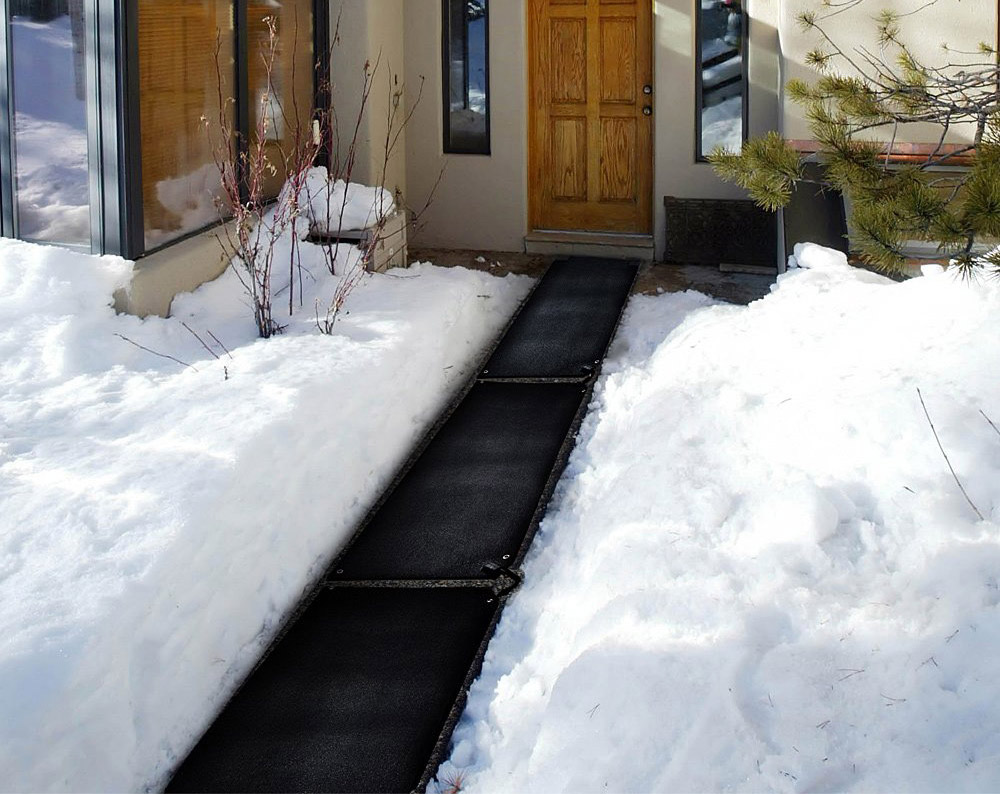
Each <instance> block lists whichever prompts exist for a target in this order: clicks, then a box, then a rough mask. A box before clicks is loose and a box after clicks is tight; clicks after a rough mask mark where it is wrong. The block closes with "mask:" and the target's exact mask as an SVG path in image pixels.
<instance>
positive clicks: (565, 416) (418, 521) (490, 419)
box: [330, 382, 586, 580]
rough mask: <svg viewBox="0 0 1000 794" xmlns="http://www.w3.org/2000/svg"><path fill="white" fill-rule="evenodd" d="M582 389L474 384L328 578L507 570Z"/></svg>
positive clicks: (463, 575)
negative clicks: (496, 567) (485, 567)
mask: <svg viewBox="0 0 1000 794" xmlns="http://www.w3.org/2000/svg"><path fill="white" fill-rule="evenodd" d="M585 393H586V390H585V388H584V387H583V386H581V385H580V384H573V383H489V382H486V383H483V382H480V383H477V384H476V385H475V386H473V388H472V390H471V391H470V392H469V394H468V395H467V396H466V398H465V399H464V400H463V401H462V403H461V404H460V405H459V406H458V408H456V409H455V412H454V413H453V414H452V415H451V417H450V418H449V419H448V421H447V422H446V423H445V424H444V426H443V427H442V428H441V429H440V430H439V431H438V433H437V435H436V436H435V437H434V439H433V440H432V441H431V442H430V444H429V445H428V446H427V448H426V449H425V450H424V452H423V454H422V455H421V456H420V458H419V459H418V460H417V461H416V463H415V464H414V465H413V467H412V468H411V469H410V470H409V471H408V472H407V473H406V476H405V477H404V478H403V479H402V480H401V481H400V482H399V484H398V485H397V486H396V488H395V490H393V491H392V493H391V494H390V495H389V497H388V498H387V499H386V500H385V501H384V503H383V504H382V505H381V507H380V508H379V509H378V511H377V512H376V513H375V514H374V515H373V516H372V518H371V520H370V521H369V523H368V524H367V525H366V526H365V527H364V528H363V530H362V532H361V534H360V535H359V536H358V537H357V539H356V540H355V542H354V544H353V545H352V546H351V547H350V548H349V549H348V550H347V551H346V552H345V554H344V555H343V556H342V557H341V559H339V560H338V561H337V562H336V563H334V565H333V566H332V568H331V570H330V578H331V579H332V580H338V579H344V580H368V579H390V580H391V579H408V580H413V579H474V578H482V577H483V576H484V573H483V564H484V563H488V562H492V563H495V564H497V565H499V566H502V567H505V566H508V565H510V564H511V563H512V562H513V561H514V559H515V558H516V557H517V554H518V550H519V549H520V547H521V543H522V541H523V540H524V538H525V535H526V533H527V532H528V530H529V529H530V528H531V524H532V517H533V516H534V514H535V510H536V508H537V507H538V503H539V500H540V499H541V497H542V496H543V494H544V493H545V490H546V487H547V485H548V484H549V479H550V476H551V475H552V469H553V467H554V466H555V465H556V463H557V460H558V457H559V452H560V449H561V447H562V445H563V442H564V441H565V439H566V435H567V433H568V431H569V430H570V428H571V426H572V424H573V421H574V419H575V417H576V414H577V412H578V410H579V409H580V405H581V402H582V401H583V398H584V394H585ZM504 555H507V556H506V558H505V556H504Z"/></svg>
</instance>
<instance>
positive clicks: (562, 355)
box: [482, 257, 639, 379]
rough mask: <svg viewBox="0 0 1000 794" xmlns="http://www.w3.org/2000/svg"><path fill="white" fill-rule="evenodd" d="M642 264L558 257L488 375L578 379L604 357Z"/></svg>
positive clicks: (487, 369) (495, 356)
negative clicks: (558, 259) (562, 258)
mask: <svg viewBox="0 0 1000 794" xmlns="http://www.w3.org/2000/svg"><path fill="white" fill-rule="evenodd" d="M638 269H639V266H638V264H636V263H635V262H631V261H621V260H614V259H588V258H582V257H580V258H571V259H564V260H560V261H557V262H554V263H553V264H552V266H551V267H550V268H549V269H548V271H547V272H546V274H545V276H544V277H543V278H542V281H541V283H540V284H539V285H538V287H537V288H536V289H535V291H534V292H533V293H532V295H531V297H529V298H528V301H527V302H526V303H525V305H524V308H522V309H521V312H520V314H519V315H518V316H517V319H516V320H515V321H514V324H513V325H512V326H511V327H510V329H509V330H508V331H507V334H506V335H505V336H504V338H503V340H502V341H501V342H500V344H499V345H498V346H497V349H496V350H495V351H494V352H493V356H492V357H491V358H490V360H489V362H488V363H487V364H486V366H485V367H484V371H483V375H482V377H484V378H489V379H493V378H579V377H585V376H587V375H588V374H589V373H591V372H593V371H594V369H596V366H597V364H598V363H599V362H600V360H601V359H602V358H603V357H604V353H605V351H606V350H607V347H608V344H609V343H610V341H611V336H612V334H614V331H615V327H616V326H617V324H618V318H619V317H620V316H621V311H622V307H623V306H624V304H625V301H626V299H627V298H628V294H629V291H630V290H631V288H632V282H633V281H634V280H635V276H636V273H637V272H638Z"/></svg>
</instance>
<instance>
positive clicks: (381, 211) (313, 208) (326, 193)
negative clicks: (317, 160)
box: [299, 166, 396, 233]
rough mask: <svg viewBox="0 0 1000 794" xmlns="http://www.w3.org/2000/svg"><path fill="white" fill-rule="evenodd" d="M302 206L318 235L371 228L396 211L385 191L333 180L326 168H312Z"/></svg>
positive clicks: (300, 202)
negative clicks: (320, 233)
mask: <svg viewBox="0 0 1000 794" xmlns="http://www.w3.org/2000/svg"><path fill="white" fill-rule="evenodd" d="M299 204H300V206H302V207H303V208H304V211H305V214H306V217H308V218H309V222H310V228H312V230H313V231H318V232H333V233H337V232H341V231H353V230H360V229H368V228H369V227H372V226H375V225H376V224H377V223H378V222H379V221H380V220H382V219H383V218H386V217H388V216H389V215H392V214H393V213H394V212H395V211H396V204H395V202H394V201H393V199H392V194H391V193H390V192H389V191H388V190H386V189H385V188H382V187H368V186H367V185H362V184H360V183H358V182H345V181H344V180H343V179H331V178H330V175H329V174H328V173H327V170H326V168H324V167H323V166H319V167H316V168H311V169H309V172H308V173H307V174H306V179H305V183H304V185H303V188H302V192H301V194H300V195H299Z"/></svg>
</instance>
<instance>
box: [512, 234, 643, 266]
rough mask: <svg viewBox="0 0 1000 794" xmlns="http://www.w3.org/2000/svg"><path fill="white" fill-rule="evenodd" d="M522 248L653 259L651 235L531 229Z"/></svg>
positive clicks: (565, 254) (620, 257)
mask: <svg viewBox="0 0 1000 794" xmlns="http://www.w3.org/2000/svg"><path fill="white" fill-rule="evenodd" d="M524 250H525V251H526V252H527V253H529V254H549V255H553V256H594V257H607V258H609V259H635V260H638V261H640V262H652V261H653V259H654V246H653V236H652V235H651V234H614V233H610V232H557V231H533V232H529V233H528V234H526V235H525V236H524Z"/></svg>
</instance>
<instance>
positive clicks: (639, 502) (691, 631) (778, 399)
mask: <svg viewBox="0 0 1000 794" xmlns="http://www.w3.org/2000/svg"><path fill="white" fill-rule="evenodd" d="M793 264H795V265H798V266H799V267H797V268H794V269H792V270H790V271H789V272H788V273H787V274H785V275H782V276H780V277H779V279H778V283H777V285H776V287H775V288H774V290H773V291H772V293H771V294H770V295H769V296H768V297H766V298H764V299H763V300H760V301H757V302H755V303H752V304H751V305H750V306H748V307H737V306H731V305H724V304H719V303H716V302H713V301H712V300H710V299H709V298H707V297H705V296H703V295H699V294H696V293H691V292H687V293H681V294H667V295H663V296H660V297H643V296H639V297H635V298H633V299H632V301H631V303H630V305H629V307H628V310H627V313H626V316H625V320H624V326H623V328H622V329H621V331H620V333H619V335H618V338H617V340H616V342H615V343H614V346H613V350H612V353H611V355H610V358H609V359H608V361H607V362H606V364H605V367H604V371H603V375H602V377H601V379H600V381H599V383H598V385H597V387H596V392H595V397H594V401H593V404H592V406H591V411H590V413H589V415H588V417H587V419H586V421H585V423H584V426H583V428H582V430H581V433H580V436H579V441H578V445H577V448H576V450H575V451H574V453H573V455H572V457H571V460H570V462H569V466H568V469H567V472H566V474H565V475H564V477H563V480H562V482H561V483H560V486H559V488H558V490H557V493H556V496H555V499H554V501H553V503H552V505H551V506H550V509H549V512H548V514H547V516H546V518H545V519H544V521H543V523H542V526H541V528H540V531H539V534H538V536H537V538H536V540H535V543H534V546H533V548H532V550H531V552H530V553H529V557H528V559H527V561H526V564H525V575H526V582H525V584H524V585H523V586H522V588H521V589H520V591H518V592H517V593H516V594H515V595H514V596H513V598H512V600H511V601H510V602H509V604H508V605H507V607H506V610H505V612H504V614H503V617H502V619H501V621H500V624H499V627H498V630H497V632H496V635H495V637H494V639H493V640H492V643H491V645H490V647H489V651H488V653H487V655H486V659H485V664H484V667H483V671H482V674H481V676H480V678H479V679H478V681H477V682H476V684H475V685H474V686H473V688H472V690H471V692H470V695H469V700H468V706H467V710H466V712H465V715H464V717H463V719H462V721H461V722H460V724H459V726H458V728H457V730H456V732H455V734H454V737H453V749H452V753H451V758H450V760H449V761H448V762H446V763H445V764H444V766H443V767H442V768H441V770H440V771H439V776H438V783H437V786H438V788H439V790H441V791H447V790H451V789H453V788H454V787H455V786H456V785H460V787H461V789H462V791H465V792H480V791H481V792H505V791H510V792H532V791H537V792H559V791H564V792H582V791H618V792H621V791H629V792H647V791H728V790H737V791H918V790H919V791H996V790H998V789H1000V676H998V675H997V661H996V657H997V651H998V648H1000V620H998V618H1000V614H998V603H1000V532H998V530H1000V526H998V521H1000V432H998V431H997V430H996V429H995V428H994V427H992V426H991V425H990V424H989V422H988V421H987V417H988V418H990V419H992V420H993V422H994V423H995V424H997V425H998V426H1000V378H998V377H997V373H998V372H1000V338H998V336H997V333H996V329H997V328H998V327H1000V284H998V282H997V281H996V280H992V281H984V282H978V283H972V282H968V281H963V280H961V279H960V278H957V277H953V276H952V274H951V273H950V272H944V273H941V272H935V270H934V269H929V270H928V271H927V273H928V275H926V276H925V277H921V278H915V279H912V280H909V281H906V282H904V283H895V282H893V281H890V280H888V279H886V278H883V277H881V276H878V275H875V274H872V273H869V272H867V271H864V270H859V269H852V268H850V267H849V266H848V265H847V263H846V261H845V260H844V257H843V256H842V255H841V254H838V253H836V252H833V251H829V250H827V249H822V248H819V247H817V246H799V247H797V248H796V257H795V261H794V262H793ZM918 389H919V390H920V395H919V396H918V392H917V390H918ZM920 396H922V397H923V400H924V402H925V404H926V407H927V414H928V415H929V417H930V421H929V420H928V417H927V416H926V415H925V413H924V409H923V407H922V406H921V401H920ZM931 423H933V426H934V430H936V432H937V434H938V436H939V437H940V441H941V445H942V446H943V448H944V451H945V452H946V453H947V455H948V459H949V460H950V463H951V465H953V466H954V469H955V474H956V476H957V478H958V481H960V482H961V485H962V487H963V488H964V489H965V491H966V492H967V494H968V501H967V500H966V498H965V496H963V494H962V491H961V490H960V489H959V487H958V484H957V483H956V480H955V479H954V478H953V477H952V475H951V473H950V472H949V468H948V462H947V461H946V460H945V458H944V456H943V455H942V452H941V450H940V449H939V448H938V445H937V442H936V441H935V437H934V430H932V427H931ZM970 502H971V504H970ZM972 505H975V508H973V506H972ZM976 511H978V512H979V513H981V514H982V516H983V518H982V519H980V518H979V517H978V515H977V513H976Z"/></svg>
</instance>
